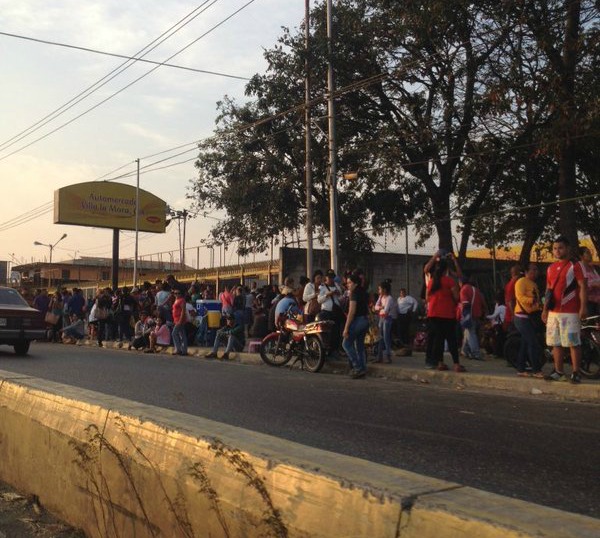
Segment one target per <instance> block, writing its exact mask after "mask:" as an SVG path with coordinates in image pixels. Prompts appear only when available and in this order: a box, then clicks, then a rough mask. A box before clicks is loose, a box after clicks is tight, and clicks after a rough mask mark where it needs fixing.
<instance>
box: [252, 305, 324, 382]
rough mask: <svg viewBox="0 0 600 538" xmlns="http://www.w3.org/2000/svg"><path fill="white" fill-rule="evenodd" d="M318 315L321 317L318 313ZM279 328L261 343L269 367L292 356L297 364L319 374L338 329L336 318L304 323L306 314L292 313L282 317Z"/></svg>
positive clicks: (261, 354) (281, 362) (280, 364)
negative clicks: (303, 317)
mask: <svg viewBox="0 0 600 538" xmlns="http://www.w3.org/2000/svg"><path fill="white" fill-rule="evenodd" d="M317 317H318V316H317ZM280 318H283V319H280V320H278V322H277V329H276V330H275V331H274V332H272V333H270V334H268V335H267V336H265V337H264V338H263V340H262V342H261V344H260V357H261V359H262V360H263V361H264V362H265V363H266V364H268V365H269V366H284V365H286V364H287V363H288V362H290V360H292V358H293V359H294V362H293V363H292V364H291V366H294V365H295V364H296V363H297V362H300V365H301V368H302V369H303V370H304V369H306V370H308V371H309V372H313V373H316V372H318V371H319V370H321V368H323V365H324V364H325V355H326V354H327V352H328V351H329V342H330V335H331V332H332V330H333V328H334V325H335V324H334V322H333V321H332V320H317V321H314V322H312V323H306V324H305V323H304V322H303V320H302V316H301V315H299V316H296V315H294V314H291V313H288V314H285V315H282V316H280Z"/></svg>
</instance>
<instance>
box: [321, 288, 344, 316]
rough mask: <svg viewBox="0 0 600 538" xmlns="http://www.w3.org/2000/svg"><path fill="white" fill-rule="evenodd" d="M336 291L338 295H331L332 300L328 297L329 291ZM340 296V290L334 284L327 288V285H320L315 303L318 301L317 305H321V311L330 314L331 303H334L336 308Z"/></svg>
mask: <svg viewBox="0 0 600 538" xmlns="http://www.w3.org/2000/svg"><path fill="white" fill-rule="evenodd" d="M334 289H335V290H337V291H338V295H333V296H332V297H333V299H332V297H328V296H327V294H328V293H329V292H330V291H333V290H334ZM341 296H342V288H340V287H339V286H338V285H337V284H336V283H335V282H334V283H333V286H327V284H321V287H320V288H319V296H318V297H317V301H319V304H320V305H321V310H327V311H328V312H331V311H332V310H333V303H334V302H335V304H337V305H338V306H341V305H340V297H341Z"/></svg>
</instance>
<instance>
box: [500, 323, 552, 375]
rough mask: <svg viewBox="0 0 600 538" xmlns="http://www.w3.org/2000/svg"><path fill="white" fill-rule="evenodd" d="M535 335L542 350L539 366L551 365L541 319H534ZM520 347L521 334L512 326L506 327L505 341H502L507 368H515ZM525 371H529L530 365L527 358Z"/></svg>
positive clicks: (550, 355) (544, 329) (549, 352)
mask: <svg viewBox="0 0 600 538" xmlns="http://www.w3.org/2000/svg"><path fill="white" fill-rule="evenodd" d="M533 321H534V327H535V334H536V337H537V339H538V343H539V345H540V349H541V350H542V354H541V356H540V357H539V361H540V365H541V366H544V364H546V363H547V362H550V363H552V351H551V350H550V349H549V348H548V347H547V346H546V328H545V325H544V324H543V323H542V320H541V318H535V319H534V320H533ZM520 347H521V333H520V332H519V331H518V330H517V328H516V327H515V326H514V324H512V323H511V324H510V326H509V327H508V333H507V335H506V340H505V341H504V349H503V355H504V358H505V359H506V362H507V363H508V365H509V366H512V367H513V368H517V365H518V361H519V349H520ZM525 368H526V370H531V364H530V363H529V358H527V360H526V366H525Z"/></svg>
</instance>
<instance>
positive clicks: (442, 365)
mask: <svg viewBox="0 0 600 538" xmlns="http://www.w3.org/2000/svg"><path fill="white" fill-rule="evenodd" d="M437 369H438V370H440V372H445V371H446V370H447V369H448V366H446V365H445V364H444V363H443V362H441V363H440V364H438V365H437Z"/></svg>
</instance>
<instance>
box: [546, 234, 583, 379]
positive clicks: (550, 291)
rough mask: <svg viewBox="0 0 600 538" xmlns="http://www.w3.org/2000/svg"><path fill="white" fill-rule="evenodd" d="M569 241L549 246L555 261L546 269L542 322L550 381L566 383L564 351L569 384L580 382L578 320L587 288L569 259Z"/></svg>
mask: <svg viewBox="0 0 600 538" xmlns="http://www.w3.org/2000/svg"><path fill="white" fill-rule="evenodd" d="M569 251H570V249H569V241H568V239H566V238H565V237H559V238H558V239H556V240H555V241H554V243H553V244H552V253H553V255H554V257H555V258H556V259H557V260H558V261H556V262H554V263H553V264H552V265H551V266H550V267H548V272H547V275H546V300H545V302H544V310H543V311H542V321H544V323H546V344H547V345H549V346H552V357H553V359H554V370H553V372H552V373H551V374H550V375H549V376H548V379H549V380H551V381H566V380H567V378H566V376H565V374H564V372H563V365H564V352H565V349H566V348H569V350H570V354H571V364H572V366H573V372H572V373H571V383H581V377H580V375H579V365H580V364H581V319H582V318H585V316H586V302H587V296H586V285H585V278H584V276H583V271H582V269H581V265H580V264H579V263H576V262H575V263H574V262H572V261H571V260H570V259H569Z"/></svg>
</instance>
